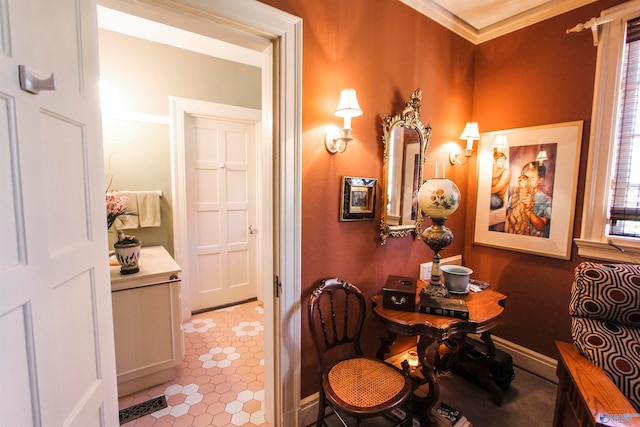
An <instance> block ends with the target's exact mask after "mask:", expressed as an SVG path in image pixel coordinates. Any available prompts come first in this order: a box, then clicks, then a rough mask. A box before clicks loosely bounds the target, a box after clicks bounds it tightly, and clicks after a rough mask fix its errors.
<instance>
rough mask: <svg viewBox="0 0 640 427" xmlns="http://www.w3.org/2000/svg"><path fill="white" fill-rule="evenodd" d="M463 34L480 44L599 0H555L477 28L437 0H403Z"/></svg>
mask: <svg viewBox="0 0 640 427" xmlns="http://www.w3.org/2000/svg"><path fill="white" fill-rule="evenodd" d="M400 1H401V2H402V3H404V4H406V5H407V6H409V7H411V8H412V9H414V10H416V11H418V12H420V13H421V14H423V15H424V16H426V17H428V18H430V19H432V20H434V21H435V22H437V23H438V24H440V25H442V26H443V27H445V28H447V29H448V30H450V31H452V32H454V33H455V34H457V35H459V36H460V37H462V38H464V39H466V40H468V41H470V42H471V43H473V44H475V45H478V44H481V43H484V42H486V41H489V40H492V39H495V38H497V37H500V36H503V35H505V34H509V33H511V32H513V31H516V30H519V29H522V28H525V27H528V26H529V25H533V24H536V23H538V22H541V21H544V20H546V19H549V18H553V17H554V16H557V15H561V14H563V13H565V12H569V11H571V10H574V9H577V8H579V7H582V6H586V5H587V4H590V3H594V2H595V1H597V0H553V1H551V2H549V3H546V4H544V5H541V6H538V7H536V8H533V9H531V10H528V11H526V12H523V13H520V14H518V15H515V16H513V17H511V18H509V19H505V20H504V21H501V22H498V23H496V24H493V25H490V26H488V27H485V28H482V29H480V30H477V29H476V28H474V27H472V26H471V25H469V24H467V23H466V22H464V21H463V20H461V19H460V18H458V17H457V16H455V15H453V14H452V13H451V12H449V11H447V10H445V9H444V8H443V7H442V6H440V5H438V4H436V3H435V2H434V1H433V0H400Z"/></svg>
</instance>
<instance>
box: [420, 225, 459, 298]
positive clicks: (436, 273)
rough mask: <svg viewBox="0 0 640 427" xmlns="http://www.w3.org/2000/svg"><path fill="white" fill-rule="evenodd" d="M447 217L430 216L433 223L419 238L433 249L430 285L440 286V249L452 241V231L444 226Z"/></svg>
mask: <svg viewBox="0 0 640 427" xmlns="http://www.w3.org/2000/svg"><path fill="white" fill-rule="evenodd" d="M446 220H447V218H431V221H433V225H432V226H431V227H428V228H427V229H425V230H424V231H423V232H422V235H421V238H422V241H423V242H425V243H426V244H427V245H428V246H429V247H430V248H431V250H432V251H433V261H432V265H431V280H430V281H429V284H430V285H431V286H442V283H441V275H442V272H441V271H440V251H441V250H443V249H444V248H446V247H447V246H449V245H450V244H451V242H453V233H452V232H451V230H449V229H448V228H447V227H445V226H444V222H445V221H446Z"/></svg>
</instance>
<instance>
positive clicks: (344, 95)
mask: <svg viewBox="0 0 640 427" xmlns="http://www.w3.org/2000/svg"><path fill="white" fill-rule="evenodd" d="M335 115H336V116H338V117H358V116H361V115H362V110H361V109H360V104H358V98H357V97H356V90H355V89H344V90H343V91H342V92H341V93H340V101H338V108H337V109H336V112H335Z"/></svg>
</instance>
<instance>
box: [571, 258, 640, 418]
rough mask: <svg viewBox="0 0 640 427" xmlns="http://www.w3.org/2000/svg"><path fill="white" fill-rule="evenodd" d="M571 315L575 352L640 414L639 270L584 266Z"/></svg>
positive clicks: (580, 268)
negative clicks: (590, 364) (608, 379)
mask: <svg viewBox="0 0 640 427" xmlns="http://www.w3.org/2000/svg"><path fill="white" fill-rule="evenodd" d="M569 313H570V314H571V316H572V319H571V335H572V338H573V342H574V344H575V345H576V347H577V348H578V349H579V350H580V352H581V353H582V354H583V355H584V356H585V357H586V358H587V359H589V360H590V361H591V362H592V363H594V364H595V365H597V366H599V367H600V368H602V370H603V371H604V372H605V373H606V374H607V375H608V376H609V378H611V380H612V381H613V383H614V384H616V385H617V386H618V388H619V389H620V391H621V392H622V393H623V394H624V395H625V396H626V397H627V398H628V399H629V401H630V402H631V404H633V405H634V406H635V408H636V409H638V410H640V266H638V265H630V264H616V265H614V264H596V263H590V262H585V263H582V264H580V265H579V266H578V267H577V268H576V276H575V281H574V283H573V288H572V290H571V301H570V303H569Z"/></svg>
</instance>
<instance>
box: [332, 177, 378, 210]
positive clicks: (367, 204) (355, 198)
mask: <svg viewBox="0 0 640 427" xmlns="http://www.w3.org/2000/svg"><path fill="white" fill-rule="evenodd" d="M377 185H378V180H377V179H375V178H359V177H354V176H343V177H342V199H341V203H340V221H360V220H372V219H373V218H374V216H375V208H376V188H377Z"/></svg>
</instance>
